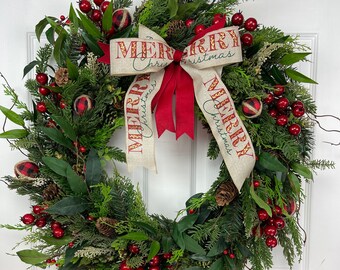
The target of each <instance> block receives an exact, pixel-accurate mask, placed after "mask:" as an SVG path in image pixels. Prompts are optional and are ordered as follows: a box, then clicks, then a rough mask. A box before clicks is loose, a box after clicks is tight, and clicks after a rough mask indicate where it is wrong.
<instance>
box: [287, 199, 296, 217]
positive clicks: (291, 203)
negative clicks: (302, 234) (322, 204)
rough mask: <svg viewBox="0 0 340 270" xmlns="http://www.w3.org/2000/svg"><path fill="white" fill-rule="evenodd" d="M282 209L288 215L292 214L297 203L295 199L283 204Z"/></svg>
mask: <svg viewBox="0 0 340 270" xmlns="http://www.w3.org/2000/svg"><path fill="white" fill-rule="evenodd" d="M284 209H285V210H286V211H287V213H288V214H289V215H293V214H294V213H295V212H296V210H297V204H296V201H295V200H290V201H289V202H288V204H286V205H284Z"/></svg>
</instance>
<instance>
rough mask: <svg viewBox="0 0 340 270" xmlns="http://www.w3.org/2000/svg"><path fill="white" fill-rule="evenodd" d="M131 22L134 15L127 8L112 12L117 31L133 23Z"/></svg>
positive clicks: (113, 23)
mask: <svg viewBox="0 0 340 270" xmlns="http://www.w3.org/2000/svg"><path fill="white" fill-rule="evenodd" d="M131 22H132V17H131V15H130V13H129V11H128V10H127V9H124V8H120V9H117V10H115V11H114V12H113V14H112V25H113V26H114V28H115V29H116V30H117V31H121V30H124V29H125V28H126V27H128V26H130V25H131Z"/></svg>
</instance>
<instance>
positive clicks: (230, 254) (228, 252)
mask: <svg viewBox="0 0 340 270" xmlns="http://www.w3.org/2000/svg"><path fill="white" fill-rule="evenodd" d="M223 254H224V255H228V256H229V258H230V259H235V257H236V256H235V254H234V253H233V252H232V251H231V250H229V249H225V250H223Z"/></svg>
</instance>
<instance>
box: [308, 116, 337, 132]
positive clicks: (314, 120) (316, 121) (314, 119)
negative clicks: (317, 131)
mask: <svg viewBox="0 0 340 270" xmlns="http://www.w3.org/2000/svg"><path fill="white" fill-rule="evenodd" d="M312 115H313V116H314V117H315V118H312V117H310V116H309V115H308V114H307V116H308V118H309V119H310V120H312V121H313V122H315V123H316V124H317V125H318V126H319V128H321V129H322V130H324V131H326V132H339V133H340V130H338V129H326V128H324V127H322V126H321V124H320V122H319V121H318V120H316V118H317V117H332V118H335V119H337V120H339V121H340V118H339V117H336V116H334V115H316V114H312Z"/></svg>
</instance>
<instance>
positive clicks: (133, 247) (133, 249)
mask: <svg viewBox="0 0 340 270" xmlns="http://www.w3.org/2000/svg"><path fill="white" fill-rule="evenodd" d="M129 251H130V252H131V253H132V254H138V253H139V247H138V246H137V245H130V246H129Z"/></svg>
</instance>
